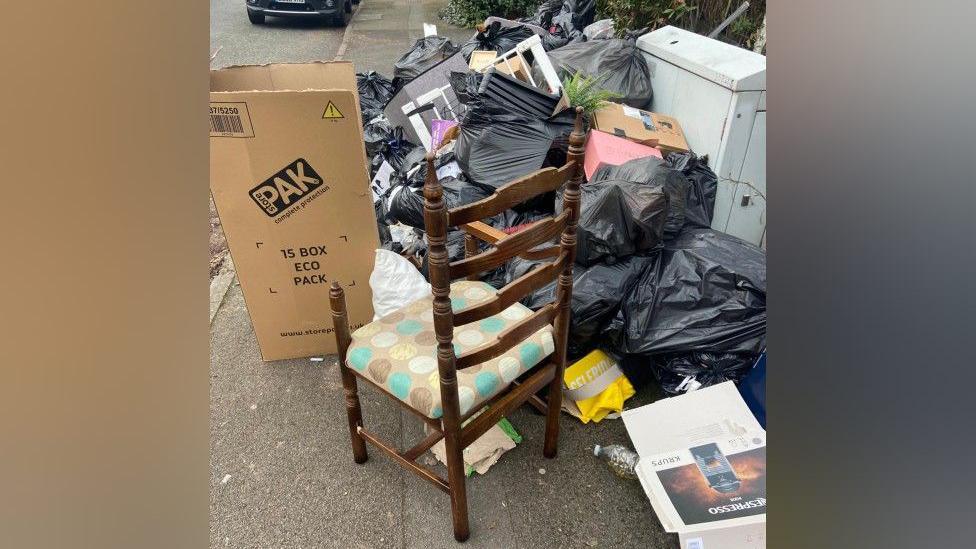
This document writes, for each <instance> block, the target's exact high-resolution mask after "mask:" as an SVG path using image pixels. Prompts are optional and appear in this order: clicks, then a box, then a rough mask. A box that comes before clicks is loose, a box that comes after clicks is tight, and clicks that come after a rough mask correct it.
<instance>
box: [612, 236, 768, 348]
mask: <svg viewBox="0 0 976 549" xmlns="http://www.w3.org/2000/svg"><path fill="white" fill-rule="evenodd" d="M607 332H608V334H609V336H610V337H611V339H612V340H613V341H614V344H615V347H616V348H617V349H618V350H619V351H620V352H622V353H633V354H658V353H668V352H671V353H677V352H691V351H697V352H725V353H758V352H759V351H760V350H761V349H763V348H764V347H765V340H766V254H765V252H763V250H762V249H760V248H759V247H757V246H754V245H752V244H750V243H748V242H746V241H744V240H741V239H739V238H736V237H734V236H731V235H728V234H725V233H722V232H719V231H714V230H712V229H685V230H683V231H682V232H681V233H680V234H679V235H678V236H677V237H676V238H675V239H674V240H671V241H668V242H665V244H664V247H663V248H662V250H661V253H660V254H659V255H657V260H656V261H655V262H654V263H653V264H649V265H647V266H646V268H645V269H644V271H643V272H642V273H641V276H640V278H639V279H638V280H637V281H636V283H635V284H634V285H633V287H632V288H631V289H630V291H629V293H628V295H627V296H626V298H625V299H624V301H623V304H622V305H621V307H620V311H619V312H618V313H617V315H616V316H615V317H614V319H613V321H612V322H611V323H610V325H609V326H608V328H607Z"/></svg>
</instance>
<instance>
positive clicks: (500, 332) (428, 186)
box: [330, 109, 584, 541]
mask: <svg viewBox="0 0 976 549" xmlns="http://www.w3.org/2000/svg"><path fill="white" fill-rule="evenodd" d="M583 137H584V135H583V131H582V110H581V109H577V112H576V125H575V128H574V130H573V133H572V134H571V135H570V139H569V155H568V160H567V163H566V164H565V165H564V166H562V167H560V168H558V169H556V168H546V169H543V170H539V171H536V172H534V173H532V174H530V175H527V176H525V177H523V178H521V179H518V180H515V181H513V182H510V183H508V184H506V185H504V186H502V187H499V188H498V189H497V191H496V192H495V193H494V194H493V195H492V196H490V197H488V198H485V199H483V200H480V201H478V202H474V203H471V204H467V205H465V206H461V207H458V208H454V209H453V210H447V209H446V208H445V205H444V200H443V189H442V187H441V185H440V184H439V183H438V181H437V176H436V170H435V169H434V154H433V153H431V154H428V155H427V167H428V169H427V177H426V180H425V182H424V199H425V202H424V222H425V223H424V224H425V227H426V231H427V242H428V254H429V256H428V257H429V265H430V267H429V272H430V283H431V286H432V289H433V292H432V293H433V297H432V299H424V300H420V301H417V302H415V303H412V304H410V305H408V306H407V307H404V308H403V309H401V310H400V311H398V312H395V313H393V314H391V315H387V316H385V317H383V318H381V319H379V320H377V321H374V322H372V323H370V324H367V325H366V326H364V327H362V328H360V329H358V330H356V331H355V332H354V333H352V334H350V333H349V324H348V320H347V318H346V306H345V299H344V295H343V291H342V288H341V287H340V286H339V285H338V284H337V283H333V284H332V287H331V291H330V303H331V308H332V318H333V321H334V323H335V334H336V340H337V341H338V348H339V356H340V357H342V359H341V360H340V361H339V369H340V371H341V374H342V384H343V387H344V392H345V398H346V412H347V415H348V420H349V435H350V437H351V439H352V452H353V459H354V460H355V462H356V463H364V462H365V461H366V459H367V454H366V442H369V443H370V444H372V445H373V446H375V447H376V448H378V449H379V450H380V451H382V452H383V453H385V454H387V455H388V456H389V457H390V458H392V459H393V460H394V461H396V462H397V463H399V464H400V465H402V466H403V467H405V468H406V469H407V470H409V471H411V472H413V473H415V474H417V475H419V476H420V477H421V478H423V479H425V480H427V481H429V482H430V483H432V484H433V485H434V486H436V487H437V488H440V489H441V490H443V491H444V492H447V493H448V494H449V495H450V496H451V513H452V517H453V522H454V537H455V539H457V540H458V541H464V540H466V539H467V538H468V534H469V530H468V509H467V497H466V495H465V475H464V462H463V459H462V453H461V452H462V450H464V448H466V447H467V446H469V445H470V444H471V443H472V442H473V441H475V440H476V439H477V438H478V437H479V436H481V435H482V434H483V433H484V432H485V431H487V430H488V429H489V428H491V426H493V425H495V424H496V423H497V422H498V421H499V420H500V419H501V418H502V417H503V416H504V415H506V414H508V413H510V412H511V411H512V410H514V409H515V408H517V407H518V406H520V405H522V404H524V403H526V402H528V403H530V404H532V405H534V406H536V407H537V408H539V409H542V410H544V411H545V413H546V435H545V443H544V448H543V454H544V455H545V456H546V457H547V458H553V457H555V456H556V445H557V440H558V437H559V413H560V412H559V411H560V403H561V396H562V378H563V370H564V368H565V364H566V339H567V337H568V333H569V313H570V308H569V305H570V300H571V296H572V291H573V260H574V258H575V255H576V222H577V218H578V217H579V200H580V191H579V186H580V183H581V182H582V178H583ZM563 185H565V188H564V190H563V211H562V212H561V213H560V214H559V215H556V216H554V217H548V218H546V219H543V220H540V221H538V222H536V223H534V224H533V225H531V226H530V227H528V228H526V229H524V230H522V231H520V232H517V233H514V234H511V235H507V234H505V233H503V232H501V231H498V230H497V229H494V228H492V227H491V226H489V225H487V224H485V223H482V222H480V221H479V220H480V219H484V218H486V217H490V216H493V215H495V214H498V213H500V212H502V211H504V210H507V209H509V208H511V207H512V206H515V205H517V204H519V203H521V202H524V201H526V200H528V199H530V198H532V197H534V196H536V195H539V194H542V193H545V192H549V191H554V190H557V189H559V187H561V186H563ZM449 226H460V227H462V229H463V230H464V231H465V232H466V233H467V234H466V235H465V240H466V242H465V258H464V259H462V260H459V261H455V262H453V263H449V261H448V253H447V249H446V246H445V245H446V241H447V229H448V227H449ZM557 235H561V238H560V242H559V244H558V245H550V246H548V247H545V248H541V249H540V248H538V247H539V246H540V245H543V244H546V243H548V242H551V241H552V240H553V239H554V238H555V237H556V236H557ZM476 239H481V240H485V241H487V242H488V243H490V244H492V246H491V247H490V248H489V249H488V250H487V251H485V252H483V253H480V254H479V253H478V245H477V240H476ZM515 256H521V257H526V258H531V259H547V260H550V261H547V262H545V263H543V264H541V265H538V266H536V267H535V268H534V269H533V270H531V271H529V272H528V273H526V274H525V275H524V276H522V277H520V278H518V279H517V280H514V281H512V282H511V283H509V284H508V285H506V286H505V287H504V288H502V289H500V290H497V291H496V290H495V289H494V288H492V287H491V286H488V285H487V284H484V283H482V282H477V280H478V273H481V272H484V271H488V270H491V269H493V268H495V267H498V266H500V265H502V264H504V263H505V262H506V261H508V260H509V259H512V258H513V257H515ZM557 277H558V284H557V290H556V296H555V301H554V302H553V303H550V304H548V305H546V306H545V307H543V308H541V309H539V310H538V311H536V312H534V313H533V312H532V311H531V310H529V309H528V308H526V307H524V306H523V305H521V304H520V303H518V302H519V300H520V299H522V298H523V297H524V296H525V295H527V294H528V293H529V292H532V291H534V290H536V289H538V288H541V287H543V286H544V285H546V284H547V283H549V282H551V281H552V280H554V279H556V278H557ZM454 279H466V280H462V281H458V282H455V283H454V284H453V285H452V283H451V281H452V280H454ZM452 286H453V289H454V290H455V291H456V292H458V293H459V295H458V296H456V297H453V298H452V296H451V291H452ZM468 301H470V302H471V303H468ZM476 322H477V323H478V324H472V323H476ZM467 325H473V326H475V328H473V329H472V328H469V326H467ZM426 328H429V329H426ZM456 328H457V329H456ZM455 332H457V333H455ZM486 335H487V336H488V337H485V336H486ZM455 336H457V341H455ZM516 345H519V348H518V349H515V346H516ZM467 347H470V349H468V350H465V349H466V348H467ZM435 368H436V372H435V371H434V369H435ZM428 374H429V375H428ZM459 377H460V378H461V381H460V382H459ZM357 380H364V381H366V382H367V383H369V384H371V385H374V386H375V387H377V388H378V389H380V390H381V392H384V393H386V394H388V395H390V396H391V397H393V398H394V399H395V400H397V401H398V402H400V403H401V404H403V405H404V406H405V407H406V408H407V409H408V410H410V411H411V412H413V413H414V414H415V415H417V416H419V417H420V418H421V419H422V420H423V421H424V422H425V423H426V424H427V425H428V426H429V427H430V430H431V434H430V435H429V436H427V437H426V438H425V439H424V440H422V441H420V442H419V443H418V444H417V445H416V446H414V447H412V448H410V449H408V450H405V451H397V450H395V449H394V448H393V447H392V446H390V445H389V444H387V443H385V442H383V441H381V440H380V439H379V438H378V437H377V436H376V435H374V434H373V433H371V432H369V431H367V430H366V429H364V428H363V419H362V412H361V408H360V405H359V396H358V392H357V385H356V383H357ZM546 385H548V386H549V399H548V405H545V404H543V403H542V400H541V399H540V398H539V397H537V396H536V393H537V392H538V391H540V390H541V389H542V388H543V387H545V386H546ZM438 389H439V390H438ZM486 407H487V408H486ZM479 410H483V412H482V413H481V414H480V415H477V416H476V415H475V414H476V413H477V412H478V411H479ZM472 417H473V419H470V418H472ZM469 419H470V421H468V422H467V423H466V424H465V423H464V422H465V421H466V420H469ZM442 438H443V439H444V441H445V448H446V453H447V479H444V478H442V477H441V476H440V475H439V474H437V473H435V472H434V471H433V470H431V469H430V468H428V467H425V466H423V465H421V464H419V463H416V460H417V458H419V457H420V456H421V455H423V453H424V452H426V451H427V450H428V449H430V448H431V447H432V446H433V445H434V444H436V443H437V442H438V441H440V440H441V439H442Z"/></svg>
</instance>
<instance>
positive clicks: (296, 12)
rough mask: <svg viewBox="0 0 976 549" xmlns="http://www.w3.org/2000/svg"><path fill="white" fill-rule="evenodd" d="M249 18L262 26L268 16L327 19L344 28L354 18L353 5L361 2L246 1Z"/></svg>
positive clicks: (325, 0)
mask: <svg viewBox="0 0 976 549" xmlns="http://www.w3.org/2000/svg"><path fill="white" fill-rule="evenodd" d="M245 1H246V2H247V18H248V19H250V20H251V23H253V24H255V25H260V24H262V23H264V18H265V17H266V16H269V15H270V16H272V17H304V18H319V19H325V20H328V21H329V22H331V23H333V24H335V25H336V26H339V27H344V26H346V24H347V23H348V22H349V18H350V17H351V16H352V6H353V4H358V3H359V0H245Z"/></svg>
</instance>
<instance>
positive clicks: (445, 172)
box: [437, 161, 461, 181]
mask: <svg viewBox="0 0 976 549" xmlns="http://www.w3.org/2000/svg"><path fill="white" fill-rule="evenodd" d="M459 175H461V166H458V163H457V161H454V162H449V163H447V164H444V165H443V166H441V167H440V168H437V180H438V181H440V180H441V179H444V178H445V177H457V176H459Z"/></svg>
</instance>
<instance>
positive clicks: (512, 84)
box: [451, 71, 574, 191]
mask: <svg viewBox="0 0 976 549" xmlns="http://www.w3.org/2000/svg"><path fill="white" fill-rule="evenodd" d="M455 76H457V77H455ZM451 84H452V86H453V87H454V90H455V92H456V93H457V96H458V99H460V100H461V101H462V102H463V103H464V104H465V105H466V107H467V108H466V110H465V113H464V116H463V117H462V119H461V122H460V131H459V133H458V137H457V143H456V145H455V148H454V152H455V154H456V155H457V162H458V165H459V166H460V167H461V170H462V171H464V173H465V174H466V175H467V176H468V178H469V179H470V180H471V182H473V183H474V184H476V185H478V186H481V187H483V188H485V189H487V190H489V191H493V190H494V189H496V188H498V187H500V186H502V185H504V184H505V183H508V182H510V181H511V180H513V179H517V178H519V177H522V176H524V175H527V174H529V173H531V172H533V171H535V170H538V169H539V168H541V167H542V165H543V163H544V162H545V161H546V156H547V154H548V153H549V149H550V148H552V147H553V145H554V144H565V143H566V138H567V136H568V135H569V133H570V132H572V131H573V121H574V113H573V111H572V110H571V109H565V110H563V111H562V112H560V113H559V114H557V115H555V116H549V115H548V114H547V113H551V112H552V110H551V109H553V108H555V105H556V102H558V97H555V96H549V95H548V94H545V93H543V92H541V91H539V90H536V89H535V88H532V87H531V86H526V85H524V84H522V83H521V82H518V81H517V80H516V79H514V78H510V77H508V76H506V75H504V74H501V73H498V72H494V71H490V72H489V74H487V75H473V74H470V75H462V74H459V73H456V75H452V79H451ZM549 104H551V105H552V107H548V109H549V110H547V106H548V105H549ZM544 113H546V114H544Z"/></svg>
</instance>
